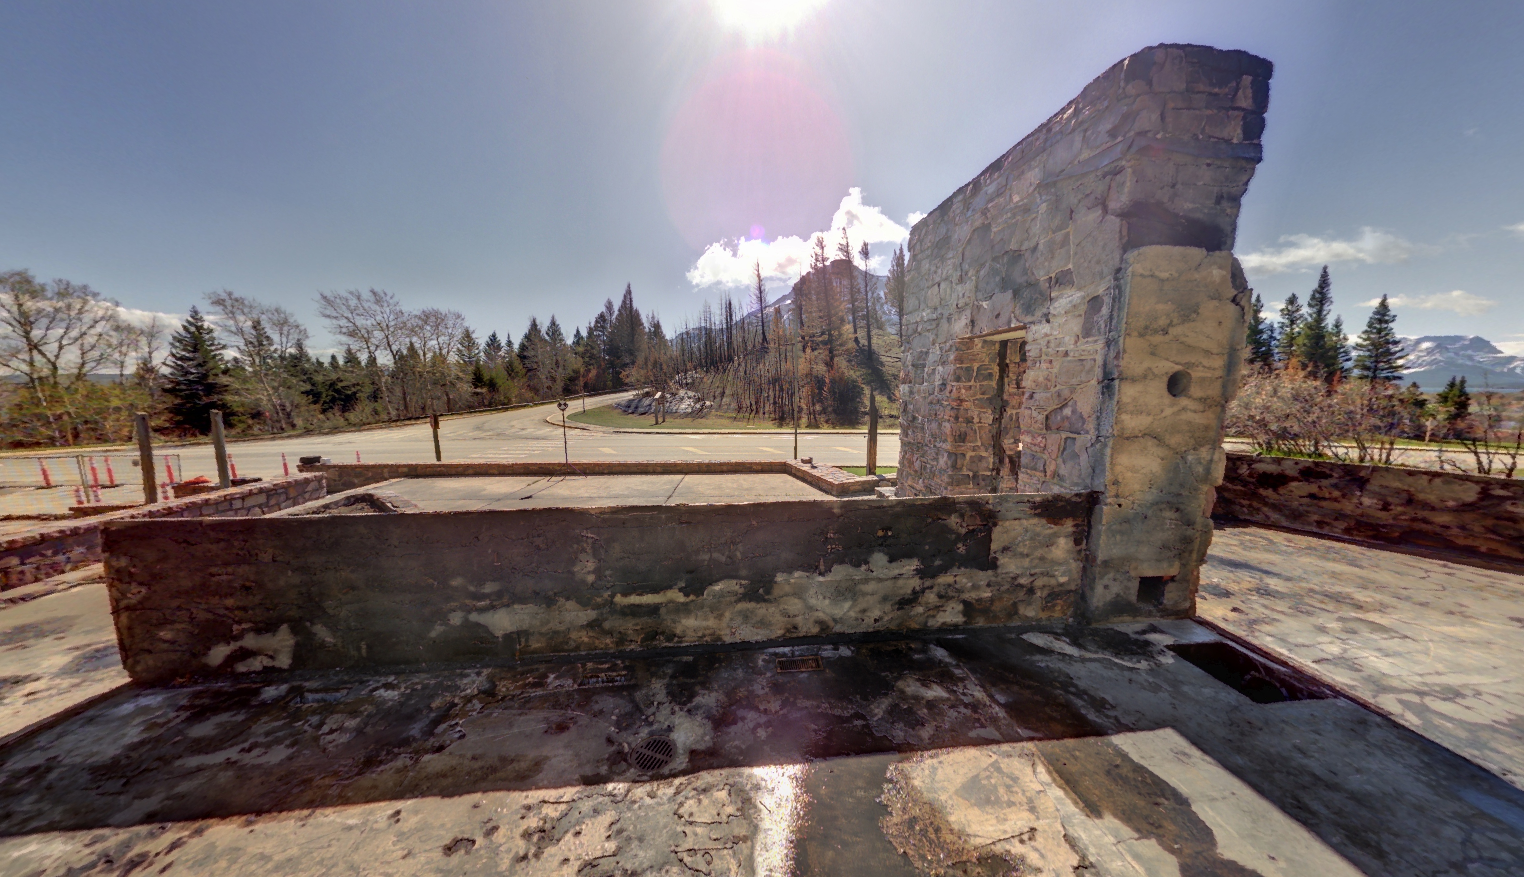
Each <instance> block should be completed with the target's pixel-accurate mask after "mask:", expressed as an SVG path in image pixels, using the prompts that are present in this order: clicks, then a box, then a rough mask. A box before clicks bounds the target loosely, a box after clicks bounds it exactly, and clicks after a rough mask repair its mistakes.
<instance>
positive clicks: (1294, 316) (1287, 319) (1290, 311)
mask: <svg viewBox="0 0 1524 877" xmlns="http://www.w3.org/2000/svg"><path fill="white" fill-rule="evenodd" d="M1305 318H1306V317H1305V315H1304V314H1303V313H1302V302H1301V301H1300V300H1299V299H1298V298H1297V297H1296V293H1294V292H1293V293H1292V294H1290V295H1288V296H1286V303H1285V304H1283V305H1281V322H1280V325H1279V326H1277V327H1276V330H1275V358H1276V360H1277V361H1278V362H1280V364H1281V365H1283V366H1284V365H1287V364H1289V363H1290V362H1291V361H1292V360H1294V359H1296V358H1297V353H1296V339H1297V336H1298V335H1300V334H1301V331H1302V322H1303V320H1304V319H1305Z"/></svg>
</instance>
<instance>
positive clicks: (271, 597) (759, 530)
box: [105, 494, 1093, 684]
mask: <svg viewBox="0 0 1524 877" xmlns="http://www.w3.org/2000/svg"><path fill="white" fill-rule="evenodd" d="M1092 505H1093V502H1092V497H1091V496H1090V495H1088V494H1085V495H1047V496H1022V495H1007V496H999V497H968V498H951V497H934V498H927V499H917V500H850V501H805V502H779V503H755V504H738V505H706V506H686V507H676V508H673V507H659V506H658V507H620V508H606V509H591V510H590V509H536V510H517V509H515V510H503V511H482V512H450V513H437V514H416V515H364V516H335V517H312V518H270V519H266V520H259V521H239V520H199V521H144V522H125V523H118V524H114V525H112V526H111V527H109V528H107V530H106V533H105V545H106V555H107V558H106V572H107V576H108V582H109V588H110V593H111V601H112V611H113V615H114V617H115V619H116V627H117V635H118V639H119V642H120V645H121V650H122V655H123V662H124V664H125V666H126V668H127V671H128V672H129V673H130V674H131V675H132V677H133V679H135V680H137V681H139V682H143V683H148V684H161V683H167V682H171V681H174V680H177V679H186V678H195V677H216V676H227V675H234V674H240V673H248V672H254V671H258V670H262V669H266V668H279V669H291V670H296V669H313V668H335V667H355V666H370V665H405V664H416V663H421V662H432V661H443V662H455V661H478V660H491V659H496V660H513V659H514V658H516V657H517V656H520V655H525V654H545V653H570V652H583V651H595V650H607V649H629V648H637V647H652V646H661V645H673V644H683V643H725V642H747V641H766V640H776V639H784V638H790V637H804V636H815V635H825V634H835V633H848V632H863V631H887V630H914V629H924V628H943V627H959V626H966V625H995V624H1009V623H1015V622H1031V621H1038V620H1042V619H1054V620H1058V619H1065V618H1068V617H1070V616H1071V614H1072V613H1073V611H1074V608H1075V605H1076V599H1077V595H1078V592H1079V587H1080V581H1081V568H1082V565H1083V554H1084V546H1085V541H1086V534H1087V528H1088V525H1089V519H1090V516H1091V511H1092Z"/></svg>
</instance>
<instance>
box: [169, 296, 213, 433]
mask: <svg viewBox="0 0 1524 877" xmlns="http://www.w3.org/2000/svg"><path fill="white" fill-rule="evenodd" d="M224 349H225V348H224V347H223V345H222V342H220V341H218V340H217V332H216V330H215V329H213V328H212V324H211V323H208V322H207V321H206V318H205V317H203V316H201V312H200V311H199V310H197V309H196V306H195V305H191V309H190V315H189V316H187V317H186V318H185V322H184V323H181V324H180V328H179V329H176V330H175V333H174V335H172V336H170V339H169V359H168V360H167V361H166V362H165V375H164V393H165V395H167V396H169V398H170V400H171V401H170V403H169V416H170V419H171V420H172V421H174V423H175V424H176V425H178V426H181V427H184V428H187V429H193V430H195V431H197V432H199V433H202V434H205V433H208V432H210V431H211V429H212V412H213V411H217V410H226V409H227V397H228V381H227V363H226V361H225V360H224V358H223V351H224Z"/></svg>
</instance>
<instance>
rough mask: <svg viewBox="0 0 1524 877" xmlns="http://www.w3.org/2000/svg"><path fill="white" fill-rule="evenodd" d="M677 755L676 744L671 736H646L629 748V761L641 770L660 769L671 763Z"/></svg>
mask: <svg viewBox="0 0 1524 877" xmlns="http://www.w3.org/2000/svg"><path fill="white" fill-rule="evenodd" d="M675 755H677V744H676V743H673V742H672V738H671V737H647V738H646V739H644V740H642V741H640V743H639V744H638V745H636V747H635V748H634V749H632V750H630V761H631V763H633V764H634V765H635V767H636V768H638V769H640V770H643V771H648V772H649V771H653V770H661V769H662V768H664V767H666V766H667V765H669V764H671V763H672V758H673V756H675Z"/></svg>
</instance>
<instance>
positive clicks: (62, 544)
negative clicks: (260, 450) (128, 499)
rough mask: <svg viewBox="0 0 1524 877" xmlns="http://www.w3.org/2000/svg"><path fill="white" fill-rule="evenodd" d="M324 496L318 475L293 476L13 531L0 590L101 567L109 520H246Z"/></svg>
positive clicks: (0, 569)
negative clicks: (103, 536) (103, 534)
mask: <svg viewBox="0 0 1524 877" xmlns="http://www.w3.org/2000/svg"><path fill="white" fill-rule="evenodd" d="M326 495H327V488H326V486H325V482H324V479H323V476H322V475H294V476H291V477H289V478H276V479H272V480H270V481H259V482H256V483H254V484H246V485H242V486H240V487H231V488H228V489H227V490H215V491H212V492H210V493H202V494H197V495H196V496H191V497H186V498H184V499H176V500H170V501H168V502H161V503H155V504H154V505H151V506H140V507H138V508H134V509H126V510H124V511H120V512H112V513H110V514H106V515H99V516H96V517H92V518H85V519H84V520H79V521H70V522H68V523H63V524H52V525H49V526H46V527H41V528H38V529H35V530H26V531H23V532H20V533H13V534H11V535H9V536H7V537H5V538H4V539H0V590H5V589H7V588H18V587H21V586H22V585H29V584H31V583H33V582H40V581H42V580H43V579H46V578H50V577H52V576H56V575H59V574H61V573H65V572H68V571H69V570H71V569H78V568H79V567H81V566H85V565H87V564H91V563H99V562H100V559H101V528H102V527H103V526H105V525H106V524H107V523H110V522H111V521H129V520H141V519H145V518H201V517H219V518H238V517H244V518H247V517H255V516H258V515H265V514H269V513H271V512H275V511H279V510H280V509H288V508H293V507H295V506H299V505H302V504H303V503H308V502H312V501H313V500H316V499H321V498H322V497H324V496H326Z"/></svg>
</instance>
